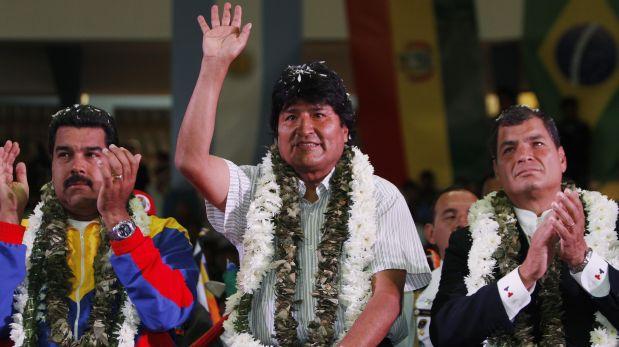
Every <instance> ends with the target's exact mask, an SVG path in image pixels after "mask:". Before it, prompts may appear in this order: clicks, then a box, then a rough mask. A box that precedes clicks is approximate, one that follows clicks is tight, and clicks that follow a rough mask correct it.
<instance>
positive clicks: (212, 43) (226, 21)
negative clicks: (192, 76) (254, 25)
mask: <svg viewBox="0 0 619 347" xmlns="http://www.w3.org/2000/svg"><path fill="white" fill-rule="evenodd" d="M231 7H232V6H231V5H230V3H228V2H226V3H225V5H224V11H223V15H222V18H221V20H220V19H219V7H218V6H217V5H213V7H211V26H210V27H209V25H208V24H207V23H206V20H205V19H204V17H203V16H198V23H199V24H200V29H202V33H203V34H204V36H203V38H202V51H203V53H204V59H215V60H222V61H224V62H227V63H230V62H232V60H234V58H236V57H237V56H238V55H239V54H240V53H241V51H243V48H245V45H246V44H247V39H248V38H249V33H250V30H251V23H247V24H245V26H243V28H242V30H241V19H242V17H243V10H242V8H241V6H238V5H237V6H235V7H234V16H233V17H232V18H231V16H230V8H231Z"/></svg>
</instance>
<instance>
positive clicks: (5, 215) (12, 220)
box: [0, 211, 19, 224]
mask: <svg viewBox="0 0 619 347" xmlns="http://www.w3.org/2000/svg"><path fill="white" fill-rule="evenodd" d="M0 222H5V223H9V224H19V217H18V216H17V211H9V212H2V213H0Z"/></svg>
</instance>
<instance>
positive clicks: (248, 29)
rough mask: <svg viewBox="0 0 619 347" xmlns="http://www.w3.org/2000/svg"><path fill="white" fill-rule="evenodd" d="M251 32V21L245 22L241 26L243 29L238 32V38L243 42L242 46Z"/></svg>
mask: <svg viewBox="0 0 619 347" xmlns="http://www.w3.org/2000/svg"><path fill="white" fill-rule="evenodd" d="M250 32H251V23H247V24H245V25H244V26H243V30H242V31H241V33H240V34H239V39H240V40H241V42H242V43H243V46H245V44H247V40H248V39H249V33H250Z"/></svg>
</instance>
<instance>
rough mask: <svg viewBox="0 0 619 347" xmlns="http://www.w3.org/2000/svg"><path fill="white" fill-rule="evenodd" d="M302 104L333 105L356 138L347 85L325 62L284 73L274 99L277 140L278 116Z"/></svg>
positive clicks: (292, 66)
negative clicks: (291, 106) (295, 105)
mask: <svg viewBox="0 0 619 347" xmlns="http://www.w3.org/2000/svg"><path fill="white" fill-rule="evenodd" d="M299 101H305V102H308V103H312V104H315V103H325V104H327V105H330V106H331V107H333V110H334V111H335V113H337V114H338V115H339V116H340V121H341V122H342V124H344V125H346V127H347V128H348V132H349V134H350V135H351V137H352V135H353V134H354V128H353V127H354V125H355V114H354V111H353V108H352V102H351V101H350V98H349V95H348V93H347V92H346V87H345V86H344V81H342V79H341V78H340V76H338V75H337V74H336V73H335V71H333V70H331V69H329V68H328V67H327V65H325V63H324V62H317V61H315V62H311V63H308V64H303V65H290V66H288V67H287V68H285V69H284V71H282V74H281V76H280V78H279V80H278V81H277V82H276V83H275V85H274V86H273V93H272V95H271V119H270V127H271V131H272V133H273V136H275V137H276V136H277V123H278V119H279V113H280V112H281V111H282V110H283V109H284V108H286V107H288V106H290V105H292V104H294V103H296V102H299Z"/></svg>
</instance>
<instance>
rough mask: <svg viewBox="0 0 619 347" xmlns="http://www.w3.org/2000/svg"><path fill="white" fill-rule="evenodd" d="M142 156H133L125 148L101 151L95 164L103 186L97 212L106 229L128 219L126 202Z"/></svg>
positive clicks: (111, 147) (115, 147)
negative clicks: (101, 153) (99, 157)
mask: <svg viewBox="0 0 619 347" xmlns="http://www.w3.org/2000/svg"><path fill="white" fill-rule="evenodd" d="M141 159H142V155H140V154H136V155H133V154H131V152H129V151H128V150H127V149H126V148H123V147H117V146H115V145H110V147H109V149H108V148H105V149H103V155H102V156H101V159H100V160H99V161H98V162H97V165H98V166H99V170H100V171H101V175H102V176H103V185H102V186H101V190H100V191H99V196H98V198H97V210H98V211H99V214H100V215H101V218H102V219H103V223H104V224H105V226H106V227H107V228H111V227H113V226H114V225H116V224H118V222H120V221H122V220H126V219H129V218H130V216H129V213H128V212H127V202H128V201H129V196H130V195H131V192H133V187H134V185H135V178H136V176H137V173H138V168H139V166H140V160H141Z"/></svg>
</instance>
